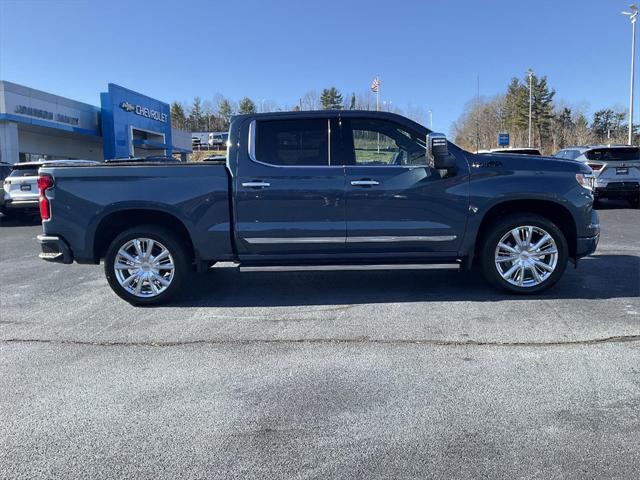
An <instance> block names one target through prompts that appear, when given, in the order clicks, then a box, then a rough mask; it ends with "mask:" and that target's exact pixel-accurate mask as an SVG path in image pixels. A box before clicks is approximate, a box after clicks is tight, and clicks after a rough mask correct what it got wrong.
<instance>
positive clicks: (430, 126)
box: [429, 109, 433, 130]
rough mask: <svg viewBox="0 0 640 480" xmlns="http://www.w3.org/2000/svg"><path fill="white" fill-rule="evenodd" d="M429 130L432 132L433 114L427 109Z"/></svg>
mask: <svg viewBox="0 0 640 480" xmlns="http://www.w3.org/2000/svg"><path fill="white" fill-rule="evenodd" d="M429 130H433V112H432V111H431V109H429Z"/></svg>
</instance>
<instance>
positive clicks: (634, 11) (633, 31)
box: [622, 5, 638, 145]
mask: <svg viewBox="0 0 640 480" xmlns="http://www.w3.org/2000/svg"><path fill="white" fill-rule="evenodd" d="M629 10H631V11H630V12H622V14H623V15H626V16H628V17H629V20H631V86H630V88H629V145H631V144H632V143H633V87H634V83H635V81H634V74H635V59H636V20H637V18H638V7H637V6H636V5H630V6H629Z"/></svg>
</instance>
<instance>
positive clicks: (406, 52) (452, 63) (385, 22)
mask: <svg viewBox="0 0 640 480" xmlns="http://www.w3.org/2000/svg"><path fill="white" fill-rule="evenodd" d="M628 3H629V2H628V1H619V0H583V1H567V0H555V1H547V0H543V1H541V0H536V1H535V2H534V1H528V2H523V1H515V0H510V1H506V0H501V1H483V2H480V1H469V0H457V1H455V2H449V1H436V0H420V1H417V0H411V1H403V0H395V1H385V2H382V1H380V2H376V1H371V0H369V1H362V0H355V1H349V0H343V1H333V0H327V1H304V0H270V1H264V0H263V1H258V0H238V1H234V0H224V1H186V0H182V1H177V0H175V1H168V0H152V1H141V0H140V1H133V0H128V1H125V0H108V1H107V0H105V1H92V0H40V1H37V0H0V78H2V79H4V80H9V81H13V82H17V83H21V84H25V85H28V86H32V87H34V88H38V89H42V90H45V91H48V92H52V93H56V94H59V95H63V96H68V97H71V98H74V99H78V100H81V101H85V102H88V103H92V104H95V105H98V104H99V92H101V91H104V90H105V89H106V85H107V83H108V82H114V83H118V84H121V85H123V86H126V87H129V88H131V89H134V90H137V91H140V92H143V93H145V94H148V95H150V96H152V97H155V98H159V99H162V100H165V101H168V102H169V101H172V100H179V101H189V100H190V99H192V98H193V97H194V96H196V95H199V96H200V97H202V98H203V99H211V98H213V96H214V95H215V94H216V93H221V94H223V95H225V96H227V97H229V98H231V99H234V100H238V99H239V98H241V97H242V96H245V95H248V96H250V97H252V98H254V99H262V98H267V99H271V100H273V101H275V102H277V103H278V104H280V105H292V104H295V103H296V102H297V101H298V98H299V97H300V96H301V95H303V94H304V92H305V91H307V90H309V89H318V90H320V89H322V88H323V87H326V86H330V85H335V86H337V87H338V88H339V89H340V90H341V91H342V92H343V94H344V95H345V98H346V97H347V96H348V94H349V92H351V91H356V92H360V91H364V90H366V89H367V88H368V87H369V85H370V83H371V80H372V78H373V77H374V76H375V75H376V74H378V75H380V78H381V80H382V90H381V92H382V98H383V99H384V100H391V101H393V104H394V105H397V106H399V107H400V108H402V109H404V110H406V109H407V104H408V102H411V103H413V104H414V105H420V106H423V107H424V108H425V110H426V109H427V108H431V109H432V110H433V112H434V127H435V128H436V129H438V130H441V131H445V132H447V131H449V128H450V125H451V123H452V122H453V121H454V120H455V119H456V118H457V117H458V115H459V114H460V113H461V111H462V109H463V107H464V104H465V103H466V102H467V101H468V100H470V99H471V98H473V97H474V96H475V92H476V78H477V76H478V75H479V76H480V91H481V95H485V96H490V95H493V94H495V93H498V92H501V91H503V90H504V88H505V87H506V85H507V83H508V81H509V79H510V78H511V77H512V76H514V75H515V76H522V75H524V72H525V71H526V70H527V68H529V67H532V68H533V69H534V70H535V71H536V73H538V74H542V75H547V76H548V77H549V80H550V84H551V86H552V87H553V88H555V89H556V90H557V97H558V98H562V99H564V100H566V101H567V102H569V103H571V104H580V103H584V104H585V105H586V106H587V108H588V109H589V110H590V111H593V110H595V109H597V108H600V107H608V106H615V105H618V106H620V107H623V108H626V105H627V102H628V84H629V78H628V76H629V61H630V36H631V34H630V26H629V21H628V19H627V18H625V17H623V16H622V15H620V13H619V12H620V11H621V10H623V9H624V8H625V7H626V6H627V5H628ZM639 97H640V95H639ZM639 110H640V109H639ZM637 118H638V117H637V116H636V119H637ZM636 121H637V120H636Z"/></svg>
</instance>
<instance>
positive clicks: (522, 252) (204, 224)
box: [38, 111, 599, 305]
mask: <svg viewBox="0 0 640 480" xmlns="http://www.w3.org/2000/svg"><path fill="white" fill-rule="evenodd" d="M39 173H40V176H39V180H38V185H39V190H40V210H41V216H42V226H43V234H42V235H40V236H39V237H38V240H39V242H40V244H41V248H42V253H41V254H40V257H41V258H42V259H44V260H47V261H52V262H61V263H67V264H68V263H72V262H73V261H76V262H78V263H94V264H99V263H100V261H101V260H103V261H104V270H105V274H106V278H107V281H108V282H109V284H110V286H111V287H112V289H113V290H114V292H115V293H116V294H117V295H119V296H120V297H121V298H123V299H124V300H126V301H128V302H130V303H131V304H134V305H148V304H157V303H160V302H163V301H166V300H167V299H168V298H170V297H171V296H172V295H173V294H174V293H175V292H176V291H177V290H178V289H179V287H180V286H181V285H182V284H184V282H185V280H186V279H187V277H188V275H189V273H190V272H192V271H206V270H207V269H208V268H209V267H210V266H212V265H213V264H214V263H216V262H235V263H237V264H238V266H239V268H240V270H241V271H255V270H278V271H279V270H341V269H401V268H405V269H408V268H449V269H456V270H460V269H470V268H472V267H473V266H474V265H478V268H479V269H481V270H482V271H483V273H484V275H485V276H486V278H487V279H488V280H489V282H491V283H492V284H493V285H495V286H497V287H500V288H502V289H505V290H507V291H510V292H515V293H521V294H532V293H537V292H541V291H542V290H545V289H546V288H548V287H550V286H552V285H553V284H555V283H556V282H557V281H558V280H559V278H560V277H561V276H562V274H563V271H564V270H565V267H566V265H567V262H568V261H572V262H574V263H577V260H578V259H579V258H580V257H583V256H585V255H588V254H590V253H592V252H593V251H594V250H595V249H596V246H597V243H598V238H599V221H598V215H597V213H596V212H595V211H594V210H593V208H592V206H593V182H594V178H593V174H592V171H591V169H590V168H589V167H588V166H587V165H585V164H583V163H580V162H576V161H573V160H559V159H553V158H545V157H529V156H526V155H505V154H500V155H486V154H484V155H475V154H472V153H469V152H466V151H464V150H462V149H460V148H459V147H457V146H456V145H454V144H452V143H450V142H448V141H447V139H446V138H445V136H444V135H442V134H438V133H434V132H431V131H429V130H428V129H426V128H425V127H423V126H421V125H419V124H417V123H415V122H413V121H411V120H409V119H407V118H404V117H402V116H399V115H395V114H392V113H387V112H371V111H322V112H278V113H268V114H251V115H240V116H236V117H234V118H233V119H232V121H231V125H230V130H229V141H228V143H227V157H226V159H224V160H223V161H218V162H213V161H212V162H202V163H186V164H170V163H144V164H140V163H137V164H135V163H131V164H128V163H126V162H123V163H117V164H104V165H96V166H82V167H78V166H60V167H57V166H54V165H53V166H52V165H47V166H46V167H43V168H41V169H40V172H39Z"/></svg>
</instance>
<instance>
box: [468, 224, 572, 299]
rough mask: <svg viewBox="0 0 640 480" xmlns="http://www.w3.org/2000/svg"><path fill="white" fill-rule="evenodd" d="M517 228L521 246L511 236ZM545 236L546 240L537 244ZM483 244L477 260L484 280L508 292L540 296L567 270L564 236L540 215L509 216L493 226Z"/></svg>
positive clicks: (567, 250) (566, 249) (567, 253)
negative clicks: (479, 260)
mask: <svg viewBox="0 0 640 480" xmlns="http://www.w3.org/2000/svg"><path fill="white" fill-rule="evenodd" d="M519 227H520V228H521V229H522V230H519V231H518V234H519V235H520V241H521V244H520V245H518V243H517V241H516V239H515V236H514V234H513V231H514V230H515V229H518V228H519ZM545 235H548V236H549V240H546V241H544V243H541V244H540V243H539V242H541V241H543V240H544V238H546V237H545ZM527 236H529V242H528V243H527V240H526V238H527ZM483 240H484V241H483V244H482V247H481V257H480V258H481V265H482V271H483V273H484V276H485V277H486V279H487V280H488V281H489V283H491V284H492V285H493V286H495V287H497V288H500V289H502V290H505V291H508V292H512V293H518V294H523V295H529V294H534V293H540V292H542V291H544V290H546V289H548V288H549V287H551V286H553V285H554V284H555V283H556V282H557V281H558V280H560V277H562V274H563V273H564V270H565V268H566V267H567V260H568V258H569V249H568V247H567V240H566V238H565V236H564V234H563V233H562V231H561V230H560V229H559V228H558V227H557V226H556V225H555V224H554V223H553V222H551V221H549V220H548V219H546V218H545V217H542V216H540V215H535V214H529V213H525V214H515V215H509V216H507V217H506V218H504V219H502V220H499V221H498V222H496V223H494V224H493V225H492V226H491V227H490V228H489V229H488V231H487V234H486V235H485V238H484V239H483ZM499 244H500V245H503V246H499ZM536 244H539V246H538V245H536ZM527 245H528V246H529V248H526V246H527ZM523 247H525V248H523ZM534 247H537V249H535V248H534ZM554 251H555V253H553V252H554ZM547 252H549V253H548V254H546V255H545V253H547ZM507 259H512V260H507ZM541 264H544V265H541Z"/></svg>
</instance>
